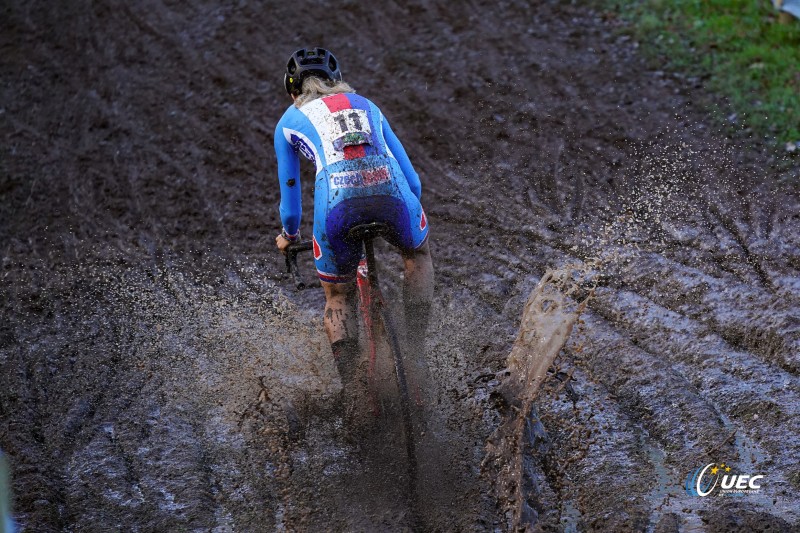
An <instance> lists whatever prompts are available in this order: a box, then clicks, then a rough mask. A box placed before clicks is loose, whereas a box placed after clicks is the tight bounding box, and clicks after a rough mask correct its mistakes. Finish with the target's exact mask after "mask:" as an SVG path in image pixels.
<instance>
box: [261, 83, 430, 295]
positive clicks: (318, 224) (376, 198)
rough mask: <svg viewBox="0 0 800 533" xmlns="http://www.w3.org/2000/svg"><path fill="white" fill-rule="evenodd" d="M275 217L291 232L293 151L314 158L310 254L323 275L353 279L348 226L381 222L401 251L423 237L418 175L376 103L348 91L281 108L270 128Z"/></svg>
mask: <svg viewBox="0 0 800 533" xmlns="http://www.w3.org/2000/svg"><path fill="white" fill-rule="evenodd" d="M275 153H276V155H277V158H278V179H279V180H280V187H281V206H280V213H281V222H282V223H283V229H284V231H285V232H286V234H287V235H289V237H290V240H292V239H293V238H297V236H298V235H299V228H300V215H301V212H302V206H301V194H300V161H299V158H298V153H300V154H303V155H304V156H305V157H306V158H308V159H310V160H312V161H314V162H315V163H316V166H317V173H316V185H315V187H314V240H313V250H314V260H315V263H316V267H317V272H318V274H319V277H320V279H321V280H322V281H326V282H330V283H344V282H349V281H353V280H354V279H355V277H354V276H355V272H356V269H357V268H358V262H359V259H360V258H361V249H360V247H359V246H358V245H354V244H353V243H350V242H346V241H345V237H346V236H347V232H348V231H349V229H350V228H352V227H353V226H355V225H358V224H364V223H368V222H382V223H385V224H387V225H388V226H389V227H390V228H392V230H393V231H391V235H390V236H389V237H387V240H388V241H389V242H390V243H391V244H392V245H394V246H396V247H398V248H400V249H401V250H404V251H410V250H414V249H416V248H419V247H420V246H422V245H423V244H424V243H425V240H426V239H427V237H428V221H427V219H426V217H425V213H424V212H423V210H422V206H421V205H420V202H419V198H420V194H421V192H422V186H421V184H420V180H419V176H418V175H417V173H416V171H415V170H414V167H413V166H412V165H411V161H409V159H408V155H407V154H406V151H405V149H404V148H403V145H402V144H400V141H399V140H398V138H397V137H396V136H395V134H394V132H392V129H391V128H390V127H389V123H388V122H387V121H386V118H385V117H384V116H383V113H381V111H380V110H379V109H378V107H377V106H376V105H375V104H373V103H372V102H370V101H369V100H367V99H366V98H364V97H362V96H359V95H357V94H354V93H341V94H334V95H330V96H325V97H322V98H318V99H316V100H312V101H311V102H309V103H307V104H305V105H303V106H302V107H301V108H299V109H298V108H297V107H295V106H294V105H293V106H291V107H290V108H289V109H287V110H286V113H284V115H283V117H281V119H280V121H279V122H278V125H277V127H276V128H275Z"/></svg>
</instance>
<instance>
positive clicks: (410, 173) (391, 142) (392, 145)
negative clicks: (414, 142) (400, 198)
mask: <svg viewBox="0 0 800 533" xmlns="http://www.w3.org/2000/svg"><path fill="white" fill-rule="evenodd" d="M381 126H382V128H383V138H384V140H385V141H386V146H388V147H389V150H391V152H392V154H393V155H394V158H395V159H397V162H398V163H399V164H400V170H402V171H403V174H405V176H406V180H408V186H409V187H410V188H411V192H413V193H414V196H416V197H417V199H420V198H421V196H422V183H421V182H420V181H419V174H417V171H416V170H414V166H413V165H412V164H411V160H410V159H409V158H408V154H406V150H405V148H403V145H402V144H401V143H400V139H398V138H397V135H395V134H394V132H393V131H392V128H391V126H389V121H388V120H386V117H385V116H383V114H381Z"/></svg>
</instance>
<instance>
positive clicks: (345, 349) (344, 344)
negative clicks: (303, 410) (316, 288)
mask: <svg viewBox="0 0 800 533" xmlns="http://www.w3.org/2000/svg"><path fill="white" fill-rule="evenodd" d="M320 283H321V284H322V288H323V289H324V290H325V314H324V318H323V323H324V325H325V333H327V334H328V340H329V341H330V343H331V351H332V352H333V357H334V359H335V361H336V367H337V370H338V371H339V377H341V379H342V383H348V382H349V381H351V380H352V379H353V377H354V375H355V371H356V366H357V364H358V359H359V356H360V351H359V347H358V321H357V319H356V310H355V304H356V297H355V296H356V284H355V282H349V283H329V282H325V281H321V282H320Z"/></svg>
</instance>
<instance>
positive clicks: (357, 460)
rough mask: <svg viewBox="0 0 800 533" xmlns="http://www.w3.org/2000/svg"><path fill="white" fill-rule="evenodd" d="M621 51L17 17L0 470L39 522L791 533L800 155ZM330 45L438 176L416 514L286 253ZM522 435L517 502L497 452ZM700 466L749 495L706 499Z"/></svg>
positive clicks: (111, 16) (524, 5)
mask: <svg viewBox="0 0 800 533" xmlns="http://www.w3.org/2000/svg"><path fill="white" fill-rule="evenodd" d="M309 14H313V16H312V17H309ZM309 20H313V22H308V21H309ZM621 30H622V27H621V25H620V24H619V23H618V22H617V20H616V18H615V17H614V15H613V14H611V13H604V14H601V13H597V12H595V11H592V10H591V9H590V6H588V5H585V4H581V3H577V4H569V3H564V2H537V3H534V4H531V3H530V2H520V1H503V2H499V3H498V2H483V1H468V2H437V1H433V0H421V1H416V2H407V3H394V2H384V3H373V4H369V3H364V2H352V1H345V2H314V3H304V2H302V1H301V2H293V3H274V4H273V3H261V2H253V1H249V0H241V1H237V2H223V3H219V2H184V3H170V2H160V1H157V0H154V1H147V2H139V3H133V4H131V3H124V2H110V1H101V2H87V1H85V0H82V1H76V2H68V3H63V2H62V3H56V4H53V3H48V2H18V1H14V0H11V1H9V2H6V3H5V4H4V5H3V6H2V16H1V17H0V52H1V53H0V80H2V83H1V84H0V135H2V141H3V142H2V143H1V144H0V194H1V195H2V202H1V203H0V221H2V223H0V253H2V285H0V287H1V288H2V290H1V292H0V296H1V297H2V300H0V309H1V310H2V311H1V312H2V320H0V448H2V449H3V451H5V452H6V454H7V456H8V460H9V463H10V465H11V469H12V473H13V488H14V495H15V501H14V508H15V515H16V518H17V519H18V521H19V522H20V524H21V525H22V527H23V529H24V530H25V531H37V532H38V531H61V530H65V531H108V530H130V531H186V530H192V531H218V532H222V531H273V530H308V531H317V530H365V531H374V530H389V531H392V530H403V529H407V528H415V529H421V530H443V531H449V530H506V529H508V528H510V527H511V525H512V523H513V522H514V520H515V518H520V517H521V518H524V520H522V521H521V522H520V524H521V525H522V527H528V528H531V529H533V528H541V529H542V530H546V531H658V532H673V531H753V530H763V531H795V530H797V529H798V528H800V516H798V515H799V514H800V513H798V509H800V498H798V496H797V493H798V490H799V489H800V445H798V444H800V442H799V441H800V431H799V430H800V427H799V426H798V424H800V422H798V416H797V415H798V413H797V411H798V406H800V378H798V371H799V370H800V296H798V295H800V273H799V272H798V271H799V270H800V215H799V214H798V213H800V195H798V182H799V181H798V180H800V172H798V162H797V159H794V160H783V159H780V158H779V157H777V156H775V155H773V154H772V152H770V151H769V149H768V147H765V146H762V145H761V144H760V142H759V141H758V140H756V139H750V138H748V132H746V131H742V132H740V133H736V134H728V133H724V132H719V131H715V128H713V127H712V126H711V121H710V118H709V115H708V113H707V109H709V108H710V106H711V105H712V104H715V103H719V104H723V105H724V103H720V102H715V101H714V98H713V96H711V95H708V94H706V93H705V92H704V90H703V88H702V80H691V79H684V78H682V77H680V76H678V75H671V74H667V73H665V72H663V71H662V70H661V69H660V67H659V66H658V65H651V64H647V63H646V62H645V61H644V60H643V59H642V58H641V57H640V56H639V55H638V45H637V43H636V42H633V41H632V40H631V39H630V38H629V37H628V36H627V35H625V33H624V32H623V31H621ZM316 43H321V44H324V45H325V46H328V47H329V48H331V49H333V50H334V51H335V52H336V54H337V55H338V57H339V59H340V60H341V61H342V63H343V64H344V72H345V76H346V78H347V80H348V81H350V82H351V83H352V85H353V86H354V87H356V89H357V90H358V91H359V92H360V93H362V94H364V95H365V96H368V97H369V98H371V99H373V100H374V101H376V103H378V105H380V106H381V107H382V109H383V110H384V112H385V113H386V115H387V117H388V118H389V119H390V120H391V121H392V124H393V128H394V130H395V131H396V132H397V133H398V135H399V137H400V138H401V139H402V140H403V142H404V144H405V146H406V149H407V150H408V152H409V154H410V156H411V159H412V161H414V163H415V166H416V167H417V170H418V171H419V172H420V175H421V176H422V181H423V198H422V199H423V204H424V206H425V209H426V213H427V214H428V218H429V220H430V223H431V227H432V240H431V249H432V253H433V254H434V261H435V266H436V271H437V280H436V281H437V289H436V300H435V306H434V316H433V320H432V324H431V328H430V331H429V339H428V351H429V358H430V359H429V366H430V370H431V372H432V374H433V375H434V376H435V378H436V382H437V387H436V390H435V391H434V393H433V395H434V396H435V408H433V409H431V413H430V416H431V420H430V421H429V424H428V426H427V429H426V430H425V434H424V435H422V434H421V435H419V436H418V438H419V448H420V453H419V461H420V473H421V475H420V480H419V487H418V494H419V498H418V500H417V501H416V502H412V501H409V498H408V494H407V491H406V490H405V486H406V485H405V483H404V480H405V476H407V474H408V468H407V464H406V460H405V457H404V456H403V451H404V447H403V441H402V434H401V432H400V430H399V423H398V418H397V413H396V412H395V411H396V410H395V411H393V410H392V409H391V408H389V409H386V410H385V414H384V416H383V417H382V418H380V419H377V420H375V421H374V425H373V426H371V427H370V428H369V431H368V432H367V434H366V436H364V435H354V434H353V433H352V432H350V431H348V428H347V425H346V424H345V423H344V421H343V420H342V414H341V409H340V407H341V406H340V405H339V397H338V393H339V389H340V383H339V380H338V377H337V375H336V371H335V368H334V365H333V361H332V357H331V355H330V349H329V347H328V345H327V343H326V340H325V336H324V333H323V331H322V320H321V311H322V304H323V297H322V295H321V294H320V293H319V291H313V290H312V291H305V292H301V293H297V292H295V291H293V290H292V288H291V287H290V284H289V282H288V280H287V279H285V277H284V275H283V273H282V261H281V256H280V254H279V253H278V252H277V251H276V249H275V248H274V243H273V238H274V234H275V233H276V231H277V230H278V229H279V221H278V211H277V202H278V189H277V187H276V186H275V158H274V155H273V153H272V134H273V128H274V124H275V123H276V121H277V119H278V118H279V117H280V115H281V113H282V112H283V110H284V109H285V107H286V106H287V105H288V104H289V102H288V101H287V98H286V97H285V94H284V93H283V88H282V83H281V74H280V72H281V68H282V65H283V63H284V61H285V59H286V57H288V55H289V54H290V53H291V52H292V51H293V50H294V49H295V48H296V47H297V46H302V45H306V44H316ZM305 172H306V173H305V174H304V185H303V186H304V190H305V194H306V196H305V198H306V199H308V202H307V203H306V206H307V207H308V208H309V209H310V207H309V206H310V205H311V204H310V198H311V194H312V192H311V190H312V180H311V175H310V172H311V169H310V168H306V169H305ZM304 224H305V225H304V227H303V228H302V230H303V231H304V233H305V234H308V233H310V226H309V224H310V217H306V220H305V222H304ZM379 259H380V261H381V263H382V265H383V266H384V272H383V273H382V275H383V279H384V280H385V284H386V287H385V288H386V292H387V294H388V295H389V297H390V299H393V300H394V301H397V300H398V298H399V290H398V287H399V280H400V262H399V260H398V258H396V257H395V256H394V255H393V254H392V253H391V250H388V249H385V248H381V249H380V250H379ZM301 263H302V268H303V269H304V271H305V272H308V273H309V274H310V273H311V272H312V270H311V269H312V265H311V262H310V261H309V260H308V258H305V259H303V260H302V261H301ZM569 265H573V266H574V265H582V266H581V267H580V269H582V270H583V271H584V272H586V273H587V279H589V281H587V282H586V283H583V282H582V281H581V280H580V279H576V280H574V281H575V283H576V284H577V285H576V286H577V287H578V288H579V290H575V291H572V292H570V291H566V292H565V293H564V294H563V298H564V302H565V304H564V305H566V308H567V309H573V310H576V309H577V307H576V306H577V305H578V303H579V302H581V301H584V300H585V299H586V298H587V297H589V299H588V303H587V305H586V308H585V309H583V310H582V313H581V314H580V316H579V317H577V318H576V317H575V315H574V314H571V313H572V311H570V312H569V313H567V315H568V316H570V317H572V318H570V320H572V319H575V324H574V328H573V330H572V332H571V335H570V336H569V339H568V341H567V342H566V344H565V345H564V346H563V348H562V349H561V350H560V351H558V354H557V357H556V358H555V362H554V364H553V365H552V366H551V368H550V369H549V372H548V374H547V376H548V377H547V378H546V379H545V380H544V381H543V383H540V381H541V380H536V387H537V389H538V394H537V395H536V397H535V409H532V410H531V412H530V413H529V412H528V411H527V409H524V410H523V411H522V412H521V413H519V412H515V411H514V405H515V404H514V401H513V399H512V401H510V402H509V401H508V398H507V396H508V395H507V391H506V390H505V389H504V388H503V387H502V386H501V384H502V383H503V380H504V378H505V377H507V372H506V363H507V361H508V356H509V354H510V353H511V352H512V347H513V346H514V341H515V339H516V338H517V337H518V329H519V326H520V323H521V321H523V309H524V306H525V303H526V301H528V298H529V296H530V295H531V293H532V291H533V290H534V288H535V287H536V286H537V283H539V281H540V279H541V278H542V277H543V276H545V272H547V271H548V270H551V271H553V270H555V271H557V270H558V269H563V268H564V267H565V266H569ZM584 281H586V280H584ZM595 285H596V287H595ZM591 287H594V289H593V290H592V289H591ZM546 310H547V309H545V308H542V311H546ZM527 316H528V319H530V320H529V321H528V322H523V324H524V323H537V322H536V320H537V317H536V316H530V315H527ZM538 319H542V320H543V318H542V317H541V316H539V317H538ZM526 320H527V319H526ZM539 323H541V322H539ZM523 329H524V328H523ZM384 352H385V350H384ZM524 356H525V353H524V352H523V353H519V351H518V352H517V355H516V356H515V358H516V359H515V360H517V361H521V362H523V363H524V362H525V359H524ZM382 357H384V358H385V357H386V354H385V353H383V355H382ZM382 364H384V365H386V364H388V363H386V360H385V359H384V360H383V363H382ZM524 367H525V364H522V368H524ZM540 384H541V387H540V388H539V385H540ZM525 391H528V389H525V388H523V389H522V394H523V397H524V398H526V399H531V400H532V399H533V395H532V394H531V395H528V396H526V395H525V394H526V393H525ZM518 392H519V391H518ZM528 392H530V391H528ZM520 414H521V415H522V417H523V418H522V419H521V420H523V421H524V422H525V423H524V424H522V425H521V426H519V425H518V426H517V429H519V428H520V427H521V428H522V433H521V434H522V436H523V437H524V439H523V440H524V442H523V443H522V445H521V448H517V449H516V450H515V451H520V450H521V451H522V452H523V453H522V455H520V456H518V458H519V460H518V461H516V463H513V464H514V465H516V466H517V467H518V468H519V470H518V472H519V473H520V474H519V476H518V477H516V478H513V479H514V480H517V481H515V482H518V483H519V485H517V486H513V484H512V485H508V484H505V485H504V484H503V483H504V479H505V480H506V481H507V480H508V479H509V478H508V477H505V478H504V477H503V475H504V474H503V473H502V468H503V464H508V465H511V464H512V463H510V462H508V463H503V461H502V460H501V461H500V465H499V468H500V469H501V470H500V473H498V470H497V469H496V468H495V467H496V466H497V462H495V461H492V460H491V457H493V456H491V455H489V457H490V460H487V454H488V453H489V452H491V451H492V447H491V446H490V447H489V449H488V450H487V443H490V442H493V441H492V440H491V437H492V435H493V434H494V435H495V437H496V436H497V433H495V431H497V430H498V428H502V427H504V424H507V423H508V422H509V421H510V420H512V421H513V419H514V418H513V417H518V416H520ZM517 420H519V419H517ZM537 421H538V423H537ZM545 432H546V436H545V435H544V433H545ZM494 442H496V441H494ZM500 457H501V458H502V457H504V455H503V453H501V454H500ZM709 463H716V464H721V463H724V464H726V465H728V466H731V467H733V472H735V473H737V474H749V475H763V476H764V477H763V478H762V479H761V489H760V490H759V492H758V493H755V494H740V495H738V496H734V495H717V494H713V495H711V496H708V497H699V496H691V495H689V494H688V493H687V491H686V490H685V488H684V483H685V480H686V478H687V475H689V473H690V472H692V471H693V470H695V469H697V468H698V467H703V466H705V465H707V464H709ZM515 475H516V474H515ZM497 476H499V477H500V480H499V481H498V479H497ZM517 488H519V489H520V490H519V493H513V494H510V493H509V492H510V491H513V490H517ZM516 496H520V497H521V498H522V500H524V501H522V502H521V500H520V498H517V497H516ZM510 502H511V503H510ZM520 502H521V503H520ZM514 505H517V506H518V507H514ZM518 509H523V510H524V511H525V512H524V513H518V512H516V510H518Z"/></svg>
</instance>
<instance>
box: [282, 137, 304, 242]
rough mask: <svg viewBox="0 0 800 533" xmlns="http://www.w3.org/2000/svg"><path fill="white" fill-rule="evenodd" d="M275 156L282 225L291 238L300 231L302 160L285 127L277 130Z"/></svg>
mask: <svg viewBox="0 0 800 533" xmlns="http://www.w3.org/2000/svg"><path fill="white" fill-rule="evenodd" d="M275 155H276V156H277V158H278V182H279V183H280V187H281V207H280V213H281V223H282V224H283V229H284V231H285V232H286V234H287V235H289V236H296V235H298V232H299V230H300V216H301V215H302V213H303V204H302V201H301V195H300V160H299V159H298V157H297V152H295V151H294V147H293V146H292V145H291V144H289V141H287V140H286V137H284V136H283V127H282V126H281V124H280V123H279V124H278V127H277V128H275Z"/></svg>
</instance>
